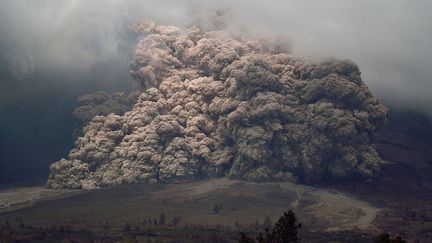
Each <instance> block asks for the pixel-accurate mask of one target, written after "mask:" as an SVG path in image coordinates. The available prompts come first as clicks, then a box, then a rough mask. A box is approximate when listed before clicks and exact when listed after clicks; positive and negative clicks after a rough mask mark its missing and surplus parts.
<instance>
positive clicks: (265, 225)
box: [262, 216, 273, 230]
mask: <svg viewBox="0 0 432 243" xmlns="http://www.w3.org/2000/svg"><path fill="white" fill-rule="evenodd" d="M262 227H263V228H264V229H269V230H271V229H272V227H273V222H272V220H271V219H270V217H269V216H267V217H266V218H265V219H264V222H263V224H262Z"/></svg>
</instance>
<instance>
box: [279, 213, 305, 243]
mask: <svg viewBox="0 0 432 243" xmlns="http://www.w3.org/2000/svg"><path fill="white" fill-rule="evenodd" d="M299 228H301V224H298V223H297V219H296V217H295V214H294V212H293V211H292V210H289V211H288V212H285V213H284V214H283V215H282V217H280V218H279V220H278V222H276V223H275V225H274V227H273V231H272V242H277V243H279V242H280V243H287V242H292V243H296V242H298V241H299V238H298V236H297V234H298V229H299Z"/></svg>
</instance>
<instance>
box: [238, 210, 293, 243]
mask: <svg viewBox="0 0 432 243" xmlns="http://www.w3.org/2000/svg"><path fill="white" fill-rule="evenodd" d="M299 228H301V223H297V218H296V216H295V214H294V212H293V211H292V210H289V211H288V212H285V213H284V214H283V215H282V216H281V217H280V218H279V220H278V221H277V222H276V223H275V224H274V226H273V228H272V229H271V231H270V229H269V228H266V229H265V232H261V233H259V235H258V237H257V238H256V240H255V239H253V238H251V237H249V236H248V235H247V234H246V233H244V232H241V233H240V240H239V242H240V243H255V242H258V243H297V242H299V240H300V239H299V237H298V229H299Z"/></svg>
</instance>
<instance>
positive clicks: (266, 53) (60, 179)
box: [48, 21, 387, 189]
mask: <svg viewBox="0 0 432 243" xmlns="http://www.w3.org/2000/svg"><path fill="white" fill-rule="evenodd" d="M134 29H135V30H136V31H142V32H144V33H147V35H146V37H145V38H143V39H142V40H141V41H140V42H139V44H138V46H137V49H136V51H135V56H134V59H133V61H132V63H131V69H132V71H131V75H132V77H134V80H135V81H136V86H137V88H138V89H139V90H143V91H144V92H143V93H142V94H141V96H140V97H139V99H138V101H137V103H136V104H135V106H134V107H133V109H132V110H131V111H129V112H126V113H125V114H124V115H123V116H119V115H115V114H110V115H108V116H96V117H95V118H93V120H92V121H91V122H90V123H89V124H88V125H87V126H86V127H85V128H84V130H83V131H84V135H83V136H82V137H80V138H78V140H77V141H76V147H75V148H74V149H73V150H72V151H71V152H70V154H69V158H68V159H67V160H66V159H62V160H60V161H59V162H56V163H54V164H52V165H51V167H50V170H51V174H50V176H49V180H48V185H49V186H50V187H53V188H62V187H65V188H83V189H92V188H95V187H100V186H108V185H115V184H122V183H157V182H164V183H177V182H185V181H190V180H196V179H199V178H202V177H215V176H228V177H230V178H241V179H245V180H252V181H267V180H293V179H294V178H298V179H300V180H301V181H303V182H308V183H309V182H314V181H319V180H323V179H345V178H353V177H370V176H373V175H374V174H376V173H377V172H378V171H379V167H380V163H381V160H380V158H379V156H378V154H377V152H376V151H375V149H374V147H373V146H372V145H371V143H372V139H373V134H374V133H375V132H376V131H377V130H378V129H379V128H381V127H383V125H384V124H385V122H386V112H387V109H386V108H385V107H384V106H382V105H381V104H380V103H379V102H378V100H377V99H376V98H375V97H373V96H372V95H371V93H370V92H369V90H368V88H367V87H366V85H365V84H364V83H363V82H362V80H361V78H360V71H359V69H358V67H357V65H356V64H354V63H353V62H351V61H348V60H344V61H339V60H334V59H329V60H326V61H323V62H313V61H309V60H307V59H303V58H296V57H294V56H292V55H290V54H289V51H290V46H289V44H290V42H289V41H287V40H285V39H283V38H280V37H278V38H261V39H257V40H253V39H243V38H232V37H231V36H230V34H229V33H228V32H225V31H209V32H206V31H203V30H202V29H200V28H198V27H196V26H193V27H191V28H189V29H187V30H186V31H184V30H182V29H180V28H177V27H174V26H162V25H155V24H154V23H153V22H151V21H145V22H140V23H137V24H136V25H134Z"/></svg>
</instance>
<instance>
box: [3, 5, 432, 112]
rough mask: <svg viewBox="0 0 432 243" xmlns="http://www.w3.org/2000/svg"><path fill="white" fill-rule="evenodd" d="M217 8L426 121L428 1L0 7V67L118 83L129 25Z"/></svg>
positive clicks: (183, 21) (173, 20) (431, 95)
mask: <svg viewBox="0 0 432 243" xmlns="http://www.w3.org/2000/svg"><path fill="white" fill-rule="evenodd" d="M220 8H223V9H227V10H228V15H227V19H228V21H229V24H230V28H232V29H240V30H242V31H247V32H249V33H266V34H278V35H286V36H288V37H289V38H291V39H292V41H293V43H294V54H296V55H307V56H310V57H326V56H332V57H337V58H348V59H351V60H353V61H355V62H357V63H358V64H359V66H360V69H361V71H362V73H363V79H364V80H365V82H366V83H367V84H368V85H369V87H370V88H371V90H372V91H373V92H374V94H375V95H377V96H378V97H380V98H381V99H383V100H384V101H385V102H386V103H391V104H399V105H404V106H407V107H411V108H415V109H422V110H425V111H428V112H429V114H432V108H431V107H430V106H429V104H430V103H431V102H432V48H431V47H430V45H431V43H432V26H430V25H431V23H432V15H431V14H430V11H431V9H432V1H430V0H415V1H413V0H379V1H377V0H361V1H359V0H321V1H317V0H297V1H295V0H274V1H270V0H266V1H258V0H257V1H252V0H243V1H241V0H232V1H214V0H213V1H208V0H206V1H179V0H171V1H169V0H165V1H161V0H158V1H140V0H92V1H88V0H2V1H1V2H0V58H1V59H3V60H2V62H3V63H4V64H3V66H5V67H7V68H8V70H10V71H11V72H12V73H13V75H14V80H15V81H16V82H19V80H22V79H25V77H28V76H29V75H30V76H31V75H32V73H34V72H35V71H43V72H48V73H49V72H59V73H61V72H62V71H64V72H68V73H73V74H76V76H77V77H79V76H80V75H81V76H82V75H84V76H86V77H89V76H91V75H92V74H93V73H94V72H96V71H95V69H94V67H95V66H99V67H102V68H98V69H96V70H98V71H97V72H101V73H98V74H95V76H98V77H101V78H102V79H104V77H105V78H106V77H112V76H113V75H114V76H116V74H115V72H122V74H121V75H118V74H117V76H119V77H125V76H126V75H127V73H126V72H127V68H128V67H127V62H128V60H129V58H130V55H131V53H132V51H133V48H134V45H135V42H136V39H134V38H133V36H131V35H130V34H129V33H128V32H127V26H128V25H129V24H130V23H131V22H132V21H134V20H136V19H152V20H154V21H156V22H159V23H164V24H175V25H183V26H186V25H188V24H190V23H191V22H193V21H201V20H202V19H203V18H205V16H207V15H209V14H210V15H211V10H212V9H220ZM198 10H199V11H198ZM1 59H0V60H1ZM110 66H111V68H110ZM118 66H124V67H122V68H119V67H118ZM3 68H4V67H3ZM125 73H126V74H125ZM71 80H72V81H71ZM71 80H69V81H67V82H77V84H78V85H79V84H80V83H79V82H88V81H87V80H88V78H87V79H85V80H86V81H83V79H80V78H76V79H75V81H73V80H74V79H71ZM0 82H4V80H2V79H0ZM59 82H61V81H60V80H59ZM0 87H2V88H3V92H0V93H4V92H5V86H4V85H3V86H2V85H0ZM6 88H7V87H6ZM47 89H49V87H47Z"/></svg>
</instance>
